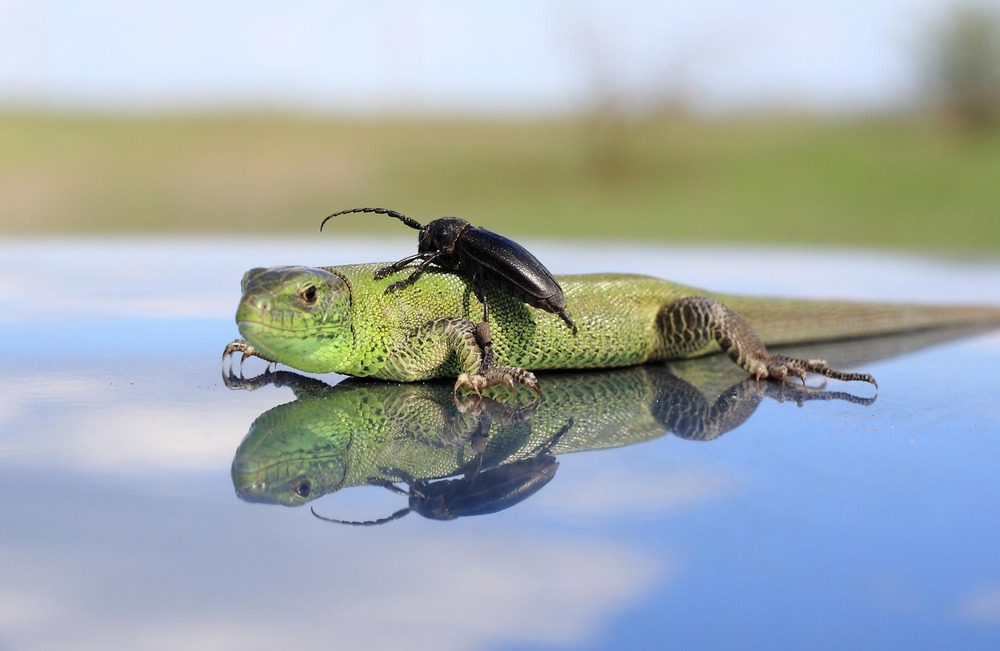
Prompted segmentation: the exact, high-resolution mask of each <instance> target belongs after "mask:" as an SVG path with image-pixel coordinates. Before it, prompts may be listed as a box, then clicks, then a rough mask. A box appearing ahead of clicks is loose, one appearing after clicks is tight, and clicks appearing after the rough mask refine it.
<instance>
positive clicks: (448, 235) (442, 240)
mask: <svg viewBox="0 0 1000 651" xmlns="http://www.w3.org/2000/svg"><path fill="white" fill-rule="evenodd" d="M358 212H368V213H375V214H377V215H389V216H390V217H395V218H396V219H398V220H400V221H401V222H403V223H404V224H406V225H407V226H409V227H410V228H414V229H416V230H419V231H420V238H419V243H418V245H417V253H416V254H414V255H411V256H408V257H405V258H403V259H402V260H399V261H398V262H394V263H393V264H391V265H388V266H386V267H382V268H381V269H379V270H378V271H376V272H375V278H376V279H379V278H385V277H386V276H388V275H391V274H394V273H396V272H397V271H399V270H401V269H402V268H403V267H405V266H406V265H408V264H410V263H411V262H414V261H416V260H420V264H419V265H417V268H416V269H415V270H414V271H413V273H411V274H410V275H409V276H407V277H406V278H404V279H403V280H400V281H397V282H395V283H393V284H391V285H389V287H388V288H386V290H385V291H386V293H387V294H388V293H390V292H394V291H396V290H397V289H402V288H403V287H407V286H409V285H411V284H413V283H414V282H415V281H416V280H417V279H418V278H419V277H420V275H421V274H423V273H424V271H426V270H427V267H428V265H430V264H431V263H432V262H433V263H435V264H437V265H438V266H439V267H442V268H444V269H448V270H449V271H456V272H458V273H460V274H463V275H465V276H467V277H468V278H469V280H470V281H471V282H472V289H473V291H474V292H475V293H476V298H478V299H479V301H480V302H481V303H482V304H483V321H484V322H487V323H488V322H489V306H488V305H487V303H486V294H485V292H484V291H483V288H482V285H481V283H482V282H483V281H484V280H486V281H494V282H496V283H497V284H499V285H500V286H502V287H503V288H504V289H506V290H507V291H508V292H510V293H511V294H513V295H514V296H516V297H517V298H519V299H520V300H522V301H524V302H525V303H527V304H528V305H531V306H533V307H537V308H539V309H542V310H545V311H546V312H552V313H553V314H558V315H559V317H560V318H561V319H562V320H563V321H565V322H566V324H567V325H568V326H569V327H570V328H572V329H573V334H576V324H575V323H573V319H572V318H570V316H569V314H567V313H566V296H565V295H564V294H563V291H562V287H560V286H559V283H558V282H556V279H555V278H554V277H553V276H552V274H551V273H550V272H549V270H548V269H546V268H545V266H544V265H543V264H542V263H541V262H539V261H538V259H537V258H536V257H535V256H533V255H531V253H529V252H528V250H527V249H525V248H524V247H523V246H521V245H520V244H518V243H517V242H514V241H513V240H509V239H507V238H506V237H503V236H502V235H497V234H496V233H494V232H493V231H488V230H486V229H485V228H479V227H477V226H473V225H472V224H470V223H469V222H467V221H465V220H464V219H459V218H457V217H442V218H440V219H435V220H434V221H431V222H428V223H427V225H426V226H423V225H421V224H420V222H418V221H416V220H415V219H411V218H410V217H407V216H406V215H403V214H401V213H398V212H396V211H395V210H389V209H387V208H350V209H348V210H341V211H340V212H335V213H333V214H332V215H330V216H329V217H327V218H326V219H324V220H323V223H322V224H320V230H323V224H326V222H327V220H329V219H330V218H331V217H336V216H337V215H345V214H348V213H358Z"/></svg>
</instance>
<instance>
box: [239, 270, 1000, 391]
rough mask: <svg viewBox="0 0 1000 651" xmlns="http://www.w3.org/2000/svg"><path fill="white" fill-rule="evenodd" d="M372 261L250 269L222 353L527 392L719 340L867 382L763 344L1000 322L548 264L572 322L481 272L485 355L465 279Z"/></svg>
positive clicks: (788, 364) (759, 358)
mask: <svg viewBox="0 0 1000 651" xmlns="http://www.w3.org/2000/svg"><path fill="white" fill-rule="evenodd" d="M384 266H386V263H370V264H356V265H343V266H335V267H297V266H293V267H272V268H267V269H265V268H256V269H251V270H250V271H248V272H247V273H246V274H245V275H244V277H243V283H242V289H243V298H242V300H241V301H240V305H239V308H238V309H237V312H236V321H237V324H238V326H239V330H240V333H241V334H242V335H243V337H244V338H245V339H238V340H236V341H233V342H232V343H230V344H229V345H228V346H227V347H226V349H225V351H224V353H223V359H226V358H228V357H230V356H231V355H232V354H233V353H240V354H241V355H242V357H241V360H240V363H241V365H242V361H243V359H245V358H246V357H249V356H254V357H260V358H262V359H264V360H267V361H270V362H280V363H282V364H286V365H288V366H291V367H293V368H296V369H299V370H302V371H307V372H311V373H331V372H332V373H342V374H346V375H353V376H360V377H373V378H377V379H383V380H394V381H400V382H412V381H418V380H427V379H432V378H457V380H456V383H455V388H456V390H457V389H458V388H459V387H463V386H464V387H467V388H469V389H471V390H473V391H475V392H477V393H478V392H479V390H480V389H482V388H485V387H487V386H491V385H497V384H502V385H507V386H509V387H511V388H513V387H514V385H515V383H518V384H521V385H524V386H527V387H529V388H531V389H533V390H535V391H536V392H537V391H538V384H537V380H536V379H535V376H534V375H533V373H531V371H539V370H547V369H596V368H612V367H621V366H630V365H635V364H642V363H645V362H654V361H661V360H667V359H683V358H690V357H695V356H700V355H704V354H707V353H712V352H717V351H719V350H722V351H724V352H726V353H727V354H728V355H729V357H730V358H732V359H733V360H734V361H735V362H736V363H737V364H739V366H740V367H742V368H743V369H744V370H745V371H747V372H748V373H750V374H751V375H752V376H754V377H756V378H757V379H763V378H773V379H775V380H784V379H785V378H786V377H787V376H792V377H795V378H799V379H804V378H805V376H806V373H810V372H811V373H818V374H821V375H824V376H827V377H830V378H835V379H840V380H861V381H866V382H871V383H872V384H875V380H874V378H873V377H872V376H871V375H868V374H865V373H845V372H842V371H836V370H833V369H830V368H829V367H827V365H826V363H825V362H823V361H822V360H808V359H798V358H793V357H788V356H784V355H780V354H772V353H770V352H768V351H767V349H766V348H765V345H784V344H794V343H803V342H813V341H830V340H838V339H849V338H856V337H866V336H874V335H878V334H887V333H892V332H902V331H907V330H916V329H921V328H930V327H941V326H946V325H956V324H963V323H974V322H985V323H997V324H1000V308H991V307H931V306H914V305H893V304H881V303H854V302H839V301H807V300H789V299H777V298H751V297H741V296H729V295H723V294H715V293H711V292H705V291H702V290H698V289H695V288H692V287H687V286H684V285H680V284H677V283H673V282H669V281H666V280H661V279H658V278H652V277H648V276H639V275H626V274H594V275H581V276H557V280H558V281H559V283H560V285H561V286H562V288H563V291H564V292H565V295H566V300H567V302H568V305H569V306H570V307H571V309H572V311H573V316H574V319H575V321H576V323H577V326H578V332H577V333H575V334H574V333H573V332H572V331H571V330H570V329H569V328H566V327H565V324H563V322H562V321H561V320H560V318H559V317H558V316H557V315H554V314H551V313H548V312H544V311H541V310H538V309H534V308H531V307H529V306H528V305H526V304H524V303H523V302H521V301H520V300H518V299H517V298H515V297H512V296H510V295H509V294H507V293H506V292H503V291H502V290H501V289H497V288H495V287H489V286H488V287H487V288H486V295H487V300H488V301H489V303H490V306H491V309H490V313H491V323H490V330H491V335H492V349H491V351H490V352H488V353H487V354H485V355H484V352H483V351H484V346H483V341H482V336H481V333H480V331H479V329H478V328H477V324H476V323H475V322H474V320H475V319H476V318H477V315H481V314H482V305H481V304H480V303H479V301H478V300H477V299H476V296H475V292H474V291H473V288H472V286H471V284H470V283H469V281H468V280H467V279H465V278H463V277H462V276H459V275H456V274H454V273H451V272H448V271H443V270H437V269H428V270H427V273H425V274H424V276H423V277H422V278H421V279H420V282H417V283H414V284H413V285H411V286H410V287H407V288H405V289H404V290H401V291H397V292H393V293H390V294H386V293H385V289H386V287H388V286H389V285H390V284H392V283H393V282H395V281H396V280H399V274H396V275H394V276H388V277H386V278H381V279H377V280H376V279H375V278H374V275H375V270H376V269H380V268H382V267H384ZM401 273H406V272H405V270H404V271H403V272H401ZM487 350H489V349H487Z"/></svg>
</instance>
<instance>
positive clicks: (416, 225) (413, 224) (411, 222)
mask: <svg viewBox="0 0 1000 651" xmlns="http://www.w3.org/2000/svg"><path fill="white" fill-rule="evenodd" d="M355 212H372V213H375V214H376V215H389V216H390V217H395V218H396V219H398V220H399V221H401V222H403V223H404V224H406V225H407V226H409V227H410V228H413V229H416V230H418V231H419V230H420V229H422V228H423V227H424V226H423V224H421V223H420V222H418V221H417V220H416V219H413V218H411V217H407V216H406V215H404V214H403V213H401V212H396V211H395V210H390V209H388V208H348V209H347V210H341V211H339V212H335V213H333V214H332V215H330V216H328V217H327V218H326V219H324V220H323V221H322V222H320V225H319V230H321V231H322V230H323V225H324V224H326V222H327V221H328V220H329V219H330V217H336V216H338V215H347V214H350V213H355Z"/></svg>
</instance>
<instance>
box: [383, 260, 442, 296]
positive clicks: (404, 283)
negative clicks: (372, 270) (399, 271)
mask: <svg viewBox="0 0 1000 651" xmlns="http://www.w3.org/2000/svg"><path fill="white" fill-rule="evenodd" d="M425 255H427V254H426V253H421V254H420V255H418V256H415V257H413V259H412V260H409V262H412V261H413V260H416V259H417V258H419V257H422V256H425ZM441 255H443V254H442V253H441V252H440V251H436V252H435V253H434V254H433V255H431V256H430V257H428V258H425V259H424V261H423V262H421V263H420V264H419V265H418V266H417V268H416V269H415V270H414V271H413V273H411V274H410V275H409V276H407V277H406V278H403V279H402V280H397V281H396V282H394V283H393V284H391V285H389V286H388V287H386V288H385V293H386V294H391V293H393V292H394V291H396V290H397V289H403V288H404V287H409V286H410V285H412V284H413V283H415V282H416V281H417V278H420V276H421V275H423V273H424V272H425V271H427V267H428V266H430V264H431V263H432V262H434V260H436V259H437V258H438V257H440V256H441ZM405 259H406V258H404V260H405ZM402 261H403V260H400V261H399V262H402ZM396 264H399V263H398V262H397V263H395V264H393V265H390V266H393V267H394V266H396ZM380 271H381V270H380ZM387 275H388V274H387ZM383 277H384V276H383Z"/></svg>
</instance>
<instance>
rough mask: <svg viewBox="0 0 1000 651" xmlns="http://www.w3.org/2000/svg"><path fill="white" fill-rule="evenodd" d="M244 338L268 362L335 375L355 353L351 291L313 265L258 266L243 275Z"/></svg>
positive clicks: (239, 319) (240, 313)
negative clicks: (348, 355)
mask: <svg viewBox="0 0 1000 651" xmlns="http://www.w3.org/2000/svg"><path fill="white" fill-rule="evenodd" d="M242 286H243V298H242V299H241V300H240V306H239V308H238V309H237V310H236V324H237V325H238V326H239V329H240V334H242V335H243V337H244V338H245V339H246V340H247V341H248V342H249V343H250V344H252V345H253V346H254V347H256V348H257V349H258V350H259V351H260V352H261V353H263V354H264V355H265V356H266V357H267V358H268V359H272V360H274V361H276V362H281V363H282V364H286V365H288V366H291V367H292V368H297V369H299V370H301V371H308V372H310V373H329V372H335V371H337V370H338V368H339V367H340V366H341V363H340V362H341V361H342V360H343V358H344V357H345V356H346V355H347V354H348V351H350V350H351V347H352V344H353V334H352V331H351V313H350V308H351V292H350V289H349V288H348V286H347V283H345V282H344V279H343V278H341V277H340V276H338V275H336V274H333V273H330V272H329V271H325V270H323V269H317V268H314V267H270V268H266V269H265V268H259V267H258V268H255V269H251V270H250V271H248V272H246V274H244V275H243V285H242Z"/></svg>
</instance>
